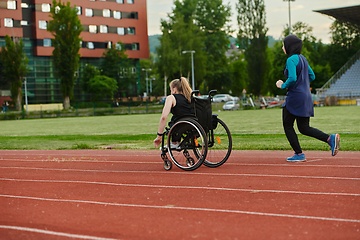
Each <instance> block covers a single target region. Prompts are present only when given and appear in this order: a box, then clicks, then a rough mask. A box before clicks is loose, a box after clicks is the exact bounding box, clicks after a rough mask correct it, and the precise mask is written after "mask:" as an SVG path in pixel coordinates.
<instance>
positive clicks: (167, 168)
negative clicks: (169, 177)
mask: <svg viewBox="0 0 360 240" xmlns="http://www.w3.org/2000/svg"><path fill="white" fill-rule="evenodd" d="M164 168H165V170H166V171H169V170H171V168H172V163H171V161H170V160H165V161H164Z"/></svg>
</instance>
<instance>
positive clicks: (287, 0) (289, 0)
mask: <svg viewBox="0 0 360 240" xmlns="http://www.w3.org/2000/svg"><path fill="white" fill-rule="evenodd" d="M283 1H284V2H289V35H290V34H291V8H290V2H295V0H283Z"/></svg>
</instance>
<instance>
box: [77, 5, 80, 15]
mask: <svg viewBox="0 0 360 240" xmlns="http://www.w3.org/2000/svg"><path fill="white" fill-rule="evenodd" d="M76 10H77V15H81V7H76Z"/></svg>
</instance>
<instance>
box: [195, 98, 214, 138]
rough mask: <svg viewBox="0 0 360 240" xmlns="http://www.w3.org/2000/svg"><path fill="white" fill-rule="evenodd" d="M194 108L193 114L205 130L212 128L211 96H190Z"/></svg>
mask: <svg viewBox="0 0 360 240" xmlns="http://www.w3.org/2000/svg"><path fill="white" fill-rule="evenodd" d="M192 101H193V104H194V110H195V116H196V118H197V119H198V122H199V123H200V125H201V126H202V127H203V128H204V130H205V132H208V131H209V130H210V129H213V126H212V109H211V98H198V97H193V98H192Z"/></svg>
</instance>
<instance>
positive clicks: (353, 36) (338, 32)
mask: <svg viewBox="0 0 360 240" xmlns="http://www.w3.org/2000/svg"><path fill="white" fill-rule="evenodd" d="M330 32H331V45H330V47H329V54H328V58H329V59H330V66H331V70H332V71H333V72H334V73H335V72H337V71H338V70H339V69H340V68H341V67H342V66H343V65H344V64H345V63H346V62H347V61H348V60H349V59H350V58H351V57H352V56H353V55H354V54H355V53H356V52H357V51H359V49H360V26H358V25H356V24H351V23H348V22H342V21H339V20H335V21H334V22H333V23H332V25H331V27H330Z"/></svg>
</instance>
